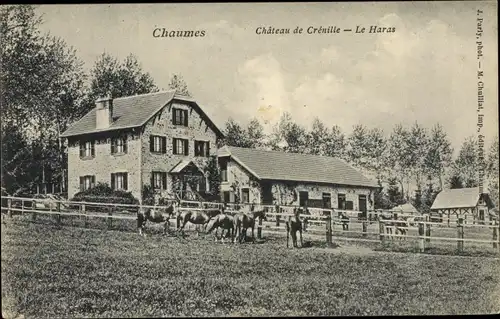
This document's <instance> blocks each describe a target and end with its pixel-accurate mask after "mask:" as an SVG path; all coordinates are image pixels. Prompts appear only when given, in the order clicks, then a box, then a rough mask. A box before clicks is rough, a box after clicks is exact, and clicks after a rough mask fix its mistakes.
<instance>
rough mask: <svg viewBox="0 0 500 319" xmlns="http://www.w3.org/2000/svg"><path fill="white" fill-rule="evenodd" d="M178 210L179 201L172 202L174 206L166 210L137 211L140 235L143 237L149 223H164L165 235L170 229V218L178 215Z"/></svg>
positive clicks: (144, 209)
mask: <svg viewBox="0 0 500 319" xmlns="http://www.w3.org/2000/svg"><path fill="white" fill-rule="evenodd" d="M160 202H161V201H160ZM155 206H156V205H155ZM178 209H179V201H174V202H172V204H170V206H168V207H166V208H165V207H162V208H157V207H154V208H142V207H141V208H139V209H138V210H137V228H138V229H139V235H141V236H142V235H143V231H144V227H145V226H146V223H147V222H148V221H150V222H152V223H156V224H159V223H163V234H164V235H165V234H166V232H167V229H169V228H170V218H172V216H175V215H177V214H178Z"/></svg>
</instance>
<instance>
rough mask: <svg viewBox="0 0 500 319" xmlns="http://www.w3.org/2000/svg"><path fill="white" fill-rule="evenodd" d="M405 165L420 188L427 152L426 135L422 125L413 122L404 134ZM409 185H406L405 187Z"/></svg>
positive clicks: (419, 188)
mask: <svg viewBox="0 0 500 319" xmlns="http://www.w3.org/2000/svg"><path fill="white" fill-rule="evenodd" d="M405 144H406V145H405V146H406V155H407V158H406V159H407V161H408V163H407V165H408V166H409V167H410V172H411V174H412V176H413V178H414V180H415V182H416V184H417V189H418V190H421V189H422V182H423V177H424V175H425V172H426V169H425V159H426V156H427V154H428V145H429V142H428V137H427V131H426V129H425V128H424V127H422V126H420V125H419V124H418V123H416V122H415V124H413V126H412V127H411V129H410V130H409V134H407V135H406V143H405ZM408 187H409V185H408V186H407V188H408Z"/></svg>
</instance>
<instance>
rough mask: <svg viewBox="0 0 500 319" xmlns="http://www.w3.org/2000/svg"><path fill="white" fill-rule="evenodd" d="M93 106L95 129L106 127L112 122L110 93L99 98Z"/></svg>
mask: <svg viewBox="0 0 500 319" xmlns="http://www.w3.org/2000/svg"><path fill="white" fill-rule="evenodd" d="M95 106H96V112H95V124H96V125H95V126H96V129H104V128H108V127H109V126H110V125H111V123H113V99H112V98H111V96H110V95H108V96H107V97H102V98H99V99H98V100H97V101H96V102H95Z"/></svg>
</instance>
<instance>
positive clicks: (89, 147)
mask: <svg viewBox="0 0 500 319" xmlns="http://www.w3.org/2000/svg"><path fill="white" fill-rule="evenodd" d="M94 156H95V142H94V141H82V142H80V157H81V158H89V157H94Z"/></svg>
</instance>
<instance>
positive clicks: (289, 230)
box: [286, 208, 307, 248]
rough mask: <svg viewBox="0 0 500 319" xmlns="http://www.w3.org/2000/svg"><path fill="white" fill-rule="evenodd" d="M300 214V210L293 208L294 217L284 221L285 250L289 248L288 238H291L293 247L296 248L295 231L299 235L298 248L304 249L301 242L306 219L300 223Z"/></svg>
mask: <svg viewBox="0 0 500 319" xmlns="http://www.w3.org/2000/svg"><path fill="white" fill-rule="evenodd" d="M301 212H302V209H301V208H294V209H293V214H294V216H288V217H287V219H286V248H288V247H289V240H290V236H292V243H293V247H295V248H298V246H297V231H298V232H299V234H300V247H304V244H303V242H302V230H303V226H304V225H306V224H307V218H305V219H304V221H303V222H302V221H301V220H300V217H299V215H300V213H301Z"/></svg>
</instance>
